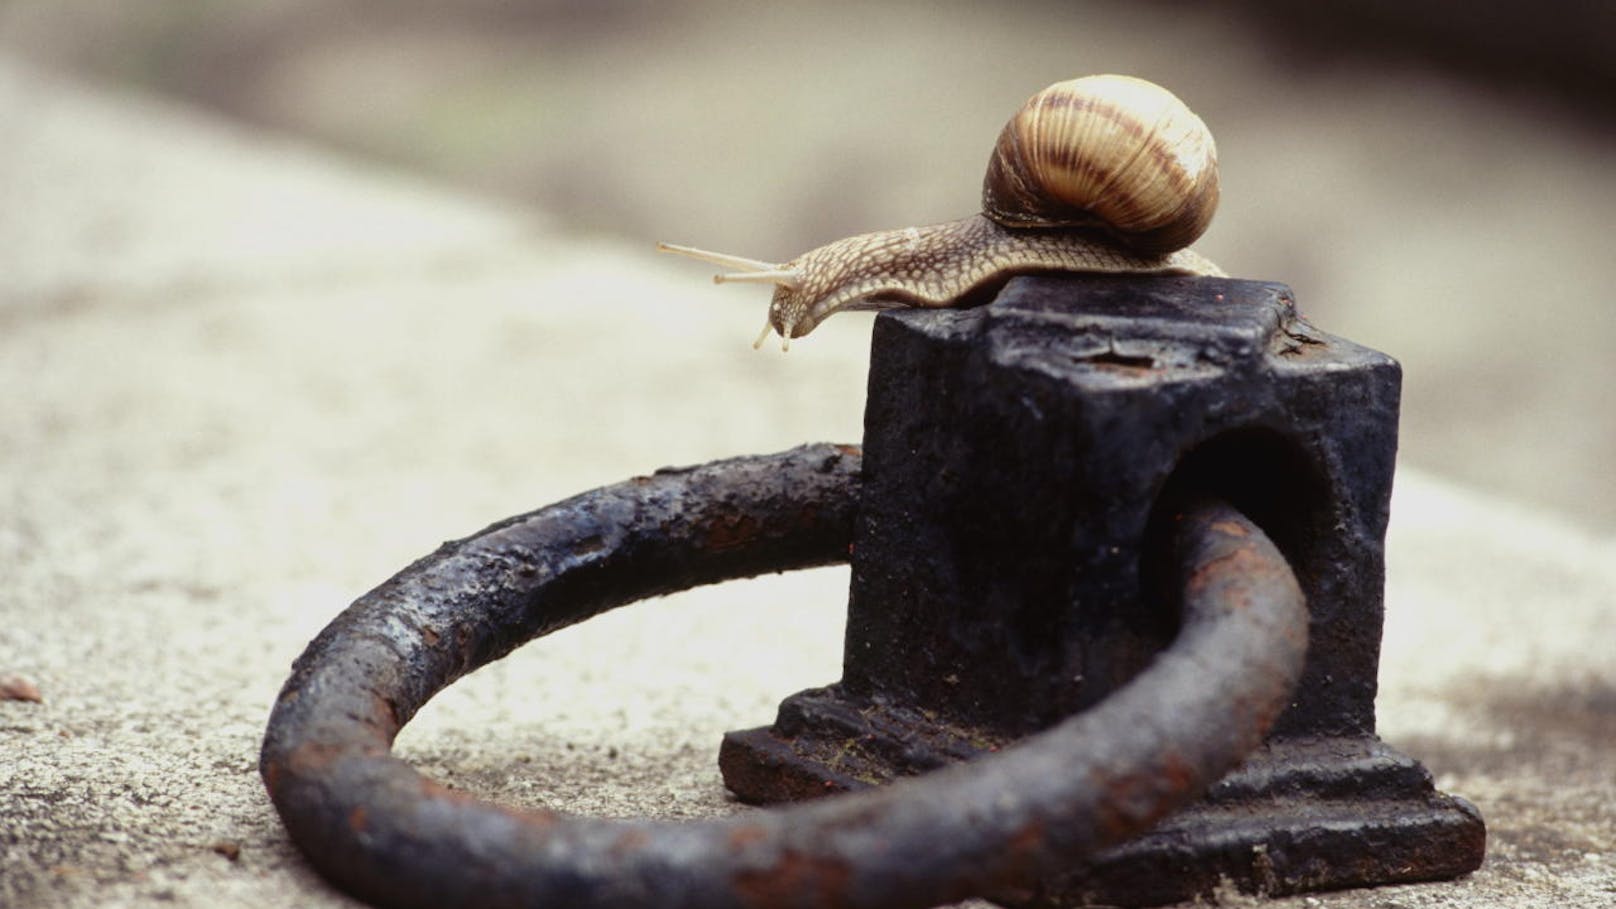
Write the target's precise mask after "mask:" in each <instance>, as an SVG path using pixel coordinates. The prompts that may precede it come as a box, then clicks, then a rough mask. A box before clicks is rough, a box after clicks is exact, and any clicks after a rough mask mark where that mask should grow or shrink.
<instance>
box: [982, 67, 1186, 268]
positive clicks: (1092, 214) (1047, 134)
mask: <svg viewBox="0 0 1616 909" xmlns="http://www.w3.org/2000/svg"><path fill="white" fill-rule="evenodd" d="M1217 207H1218V155H1217V148H1216V147H1215V145H1214V144H1213V142H1212V133H1211V131H1209V130H1208V129H1207V128H1206V124H1205V123H1203V122H1202V121H1201V118H1200V117H1197V116H1196V115H1195V113H1194V112H1193V111H1191V110H1190V109H1189V108H1188V107H1187V106H1185V104H1184V102H1182V101H1180V100H1178V97H1177V96H1175V95H1174V94H1173V93H1172V92H1170V91H1168V90H1167V89H1165V88H1162V87H1161V86H1159V85H1156V84H1155V83H1152V82H1146V81H1145V80H1143V79H1136V78H1134V77H1132V76H1085V77H1084V78H1081V79H1072V80H1069V81H1066V82H1057V83H1055V84H1054V85H1051V86H1050V87H1048V88H1046V89H1044V90H1043V91H1041V92H1039V93H1038V94H1036V95H1033V96H1032V97H1031V98H1029V99H1027V103H1026V104H1023V105H1022V106H1021V109H1020V110H1018V111H1016V114H1015V116H1014V117H1011V118H1010V122H1009V123H1006V124H1005V127H1004V130H1003V131H1002V132H1000V133H999V141H998V143H997V144H996V145H995V146H994V149H993V157H992V158H991V159H990V160H989V161H988V172H987V176H986V178H984V179H983V181H982V213H983V214H985V215H987V216H988V217H989V218H992V219H993V220H994V221H997V222H998V223H1000V224H1002V225H1004V226H1006V227H1098V228H1101V229H1103V230H1105V231H1107V232H1108V233H1110V234H1111V235H1113V236H1114V237H1116V239H1117V240H1118V241H1119V242H1121V243H1122V244H1123V245H1125V246H1127V247H1128V248H1130V249H1132V250H1134V251H1136V252H1141V253H1166V252H1171V251H1173V250H1175V249H1183V248H1184V247H1186V246H1189V245H1190V244H1191V243H1193V242H1195V240H1196V239H1197V238H1199V237H1200V236H1201V234H1202V233H1204V232H1205V231H1206V227H1207V225H1208V224H1209V223H1211V221H1212V214H1213V212H1215V211H1216V210H1217Z"/></svg>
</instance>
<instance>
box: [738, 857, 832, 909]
mask: <svg viewBox="0 0 1616 909" xmlns="http://www.w3.org/2000/svg"><path fill="white" fill-rule="evenodd" d="M852 877H853V875H852V869H851V868H850V866H849V865H848V863H847V862H846V861H844V860H842V859H834V858H826V857H824V856H816V855H804V854H802V853H801V852H796V851H787V852H786V853H785V854H783V855H782V856H781V857H780V860H779V861H778V862H776V863H775V864H774V866H773V867H771V868H765V869H762V870H756V871H741V872H738V873H737V874H736V875H735V877H734V878H733V882H734V885H735V893H736V895H737V896H739V897H740V898H741V901H742V902H743V903H745V904H746V905H748V906H756V907H758V909H764V907H770V906H785V905H791V906H824V907H827V909H828V907H831V906H840V905H843V904H844V903H845V902H846V901H847V886H848V884H849V883H850V882H851V881H852Z"/></svg>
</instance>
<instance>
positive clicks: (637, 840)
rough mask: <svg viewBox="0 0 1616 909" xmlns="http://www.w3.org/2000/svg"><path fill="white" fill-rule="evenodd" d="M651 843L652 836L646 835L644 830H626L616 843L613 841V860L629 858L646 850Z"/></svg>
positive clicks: (631, 828)
mask: <svg viewBox="0 0 1616 909" xmlns="http://www.w3.org/2000/svg"><path fill="white" fill-rule="evenodd" d="M649 842H651V835H650V834H649V833H646V832H645V831H644V830H641V829H640V828H638V827H630V828H629V829H627V830H624V831H623V833H622V834H621V835H620V836H618V838H617V839H616V840H615V841H613V843H612V849H611V855H612V858H615V859H623V858H627V857H628V856H630V855H633V854H634V853H636V852H639V851H640V850H641V849H644V848H645V846H646V844H647V843H649Z"/></svg>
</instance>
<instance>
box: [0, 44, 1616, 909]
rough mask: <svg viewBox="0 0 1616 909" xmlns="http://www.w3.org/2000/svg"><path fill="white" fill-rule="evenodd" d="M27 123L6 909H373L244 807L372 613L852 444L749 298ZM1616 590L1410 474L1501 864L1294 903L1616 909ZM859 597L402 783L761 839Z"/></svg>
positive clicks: (571, 659)
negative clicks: (697, 468) (733, 782)
mask: <svg viewBox="0 0 1616 909" xmlns="http://www.w3.org/2000/svg"><path fill="white" fill-rule="evenodd" d="M0 99H3V104H4V109H3V110H0V120H3V121H4V122H7V123H8V124H18V123H21V124H24V125H25V127H24V128H22V129H21V130H20V131H13V132H12V133H11V134H9V137H8V139H9V140H8V142H7V143H6V146H5V148H4V150H3V151H0V175H3V177H0V179H3V181H4V183H3V185H4V186H5V187H6V189H5V198H7V199H8V200H11V199H16V198H22V197H21V196H17V195H14V193H15V192H24V193H27V194H28V195H27V196H26V198H27V199H29V200H30V201H29V202H28V205H27V206H26V207H25V208H19V207H18V206H17V205H14V204H9V203H8V205H7V206H6V207H5V208H4V209H3V210H0V236H3V237H5V238H7V242H6V243H4V244H0V287H3V288H4V293H3V295H0V296H3V299H0V387H4V388H5V389H6V390H7V391H6V394H5V395H4V396H0V676H9V675H19V676H22V677H23V678H25V679H27V680H29V681H30V682H32V683H33V684H35V685H36V686H37V687H38V689H39V691H40V693H41V697H42V703H31V702H27V701H16V700H4V701H0V905H4V906H7V907H18V909H70V907H91V906H96V907H99V906H109V905H110V906H156V905H181V906H199V907H200V906H208V907H217V906H243V907H246V906H251V907H274V906H288V907H289V906H300V907H307V906H313V907H336V906H345V905H352V903H351V902H350V901H348V900H346V899H345V898H343V897H341V896H340V895H337V894H335V893H334V892H332V891H331V890H330V889H329V888H327V887H326V886H325V885H324V884H323V883H322V882H321V881H320V880H318V879H317V878H315V877H314V876H313V875H312V874H311V873H310V872H309V871H308V870H307V869H306V868H305V866H304V865H303V864H302V862H301V861H300V860H299V859H298V858H297V856H296V855H295V854H294V852H293V851H292V849H291V847H290V846H289V844H288V843H287V841H286V839H285V837H284V835H283V833H282V831H281V829H280V826H279V824H278V822H277V821H276V819H275V817H274V815H273V813H272V812H271V809H270V807H269V804H268V801H267V799H266V798H265V796H264V794H263V790H262V787H261V784H260V783H259V780H258V778H257V774H256V770H255V761H256V756H257V750H258V744H259V737H260V735H261V733H262V725H263V722H264V720H265V718H266V717H267V714H268V708H269V704H270V702H271V700H272V699H273V697H274V694H275V692H276V690H277V689H278V687H279V685H280V684H281V682H282V680H283V678H284V676H285V674H286V672H287V667H288V664H289V662H290V660H291V659H292V658H293V657H294V656H295V655H296V654H297V652H298V651H299V650H300V649H301V648H302V646H303V644H304V643H305V642H306V641H307V640H308V639H309V638H310V637H311V636H312V635H313V634H314V633H315V632H316V631H318V630H319V628H320V627H322V626H323V625H324V624H325V622H326V621H328V620H329V619H330V618H331V617H332V616H333V615H335V613H336V612H337V611H338V610H339V609H340V608H341V607H342V606H343V605H344V604H345V603H347V602H348V601H349V600H351V599H352V598H354V597H355V596H357V595H358V594H359V593H361V592H363V591H364V590H365V589H367V588H368V587H370V586H372V585H374V584H376V583H379V582H380V581H381V580H383V579H385V578H386V577H387V576H389V575H391V574H392V573H393V572H394V571H396V570H397V569H399V568H400V567H402V566H403V565H405V564H406V563H408V562H409V561H410V560H411V559H414V558H415V557H417V556H419V555H421V554H424V553H425V552H427V551H429V550H431V549H432V548H433V547H434V546H435V545H436V544H437V543H438V542H439V541H440V540H442V539H445V538H449V537H457V536H462V535H465V534H467V533H469V532H471V531H473V530H475V529H477V528H478V527H481V526H483V525H485V524H487V523H489V522H492V521H493V520H496V519H498V518H501V517H504V516H506V515H508V514H514V513H517V512H520V511H524V510H527V509H529V508H532V507H534V506H536V505H539V504H543V503H545V502H549V501H553V500H555V499H558V498H561V497H563V496H565V495H567V494H569V493H572V492H575V491H578V490H581V489H586V488H589V487H591V486H594V485H598V484H601V483H606V482H611V481H615V480H618V479H621V478H624V477H627V476H630V475H632V474H636V473H643V472H646V471H649V470H652V469H654V468H656V467H659V466H662V465H664V464H674V463H692V462H697V461H702V460H707V459H710V458H715V457H721V456H724V455H729V454H736V453H745V452H765V451H775V450H780V449H783V448H786V447H789V446H791V445H793V444H796V443H798V442H801V441H807V440H813V439H832V440H851V439H854V438H856V437H857V436H858V434H859V421H860V414H861V408H862V398H863V385H864V375H865V365H864V356H865V350H866V348H867V344H868V331H869V322H868V320H867V319H864V318H861V317H857V316H847V317H842V318H840V319H838V320H832V321H831V322H830V323H827V324H826V325H825V326H824V327H822V328H821V329H819V330H818V331H816V332H815V334H814V336H813V338H812V339H811V340H812V342H813V343H804V344H801V345H797V346H795V347H794V348H793V350H792V352H791V354H790V355H789V356H778V355H775V354H773V353H772V352H771V353H769V354H759V353H754V352H753V351H751V350H750V349H748V347H747V344H746V342H747V341H749V340H750V338H751V335H752V333H753V331H754V330H755V326H756V324H757V322H758V321H759V320H760V318H761V310H762V302H761V300H760V299H757V298H755V297H753V296H749V295H746V294H742V293H735V294H728V295H726V294H723V293H718V292H715V291H714V290H713V288H711V287H710V286H708V285H706V282H705V281H704V280H701V279H700V278H699V277H698V278H697V279H695V280H692V277H691V275H690V273H689V270H688V268H686V267H684V266H683V265H681V264H678V263H671V262H665V261H663V260H660V259H657V258H655V257H654V256H653V254H652V253H651V252H650V250H649V248H648V247H639V246H633V247H630V246H624V245H621V244H616V243H611V242H606V241H600V240H593V241H592V240H585V239H581V238H579V237H576V236H573V235H569V234H564V233H560V232H557V231H555V230H553V229H551V228H549V227H547V226H546V225H545V224H543V223H541V222H539V221H537V220H536V219H533V218H530V217H528V216H526V215H525V214H522V213H519V212H511V211H508V210H503V209H500V208H498V207H496V206H490V205H486V204H483V203H481V202H478V201H476V200H471V199H467V198H465V197H462V196H458V195H454V194H450V193H446V192H444V191H442V190H439V189H437V188H435V187H432V186H430V185H423V184H421V183H419V182H417V181H414V180H411V179H407V178H403V177H398V176H394V175H387V174H380V175H378V174H375V173H366V172H364V171H363V170H362V169H359V168H356V167H355V166H353V165H351V164H347V163H343V162H340V161H334V160H332V159H330V158H327V157H324V156H322V155H319V154H316V153H313V152H310V151H309V150H307V149H303V148H300V147H298V146H296V145H292V144H288V143H287V142H285V141H284V140H281V139H278V138H275V137H271V136H263V135H259V134H255V133H253V132H251V131H249V130H243V129H241V128H238V127H228V126H222V125H220V124H218V123H216V122H213V121H209V120H206V119H203V118H199V117H197V116H195V115H193V114H190V113H187V112H184V111H176V110H174V109H171V108H168V107H165V106H163V105H160V104H155V103H152V102H148V101H143V100H138V99H136V100H130V99H123V98H117V97H112V96H108V95H105V94H102V93H98V92H92V91H86V90H84V89H82V88H80V87H76V86H73V85H70V84H64V83H62V82H60V81H59V80H56V79H53V78H49V77H45V76H40V75H38V74H36V73H32V72H30V71H26V70H20V69H18V68H16V67H14V66H12V65H11V64H9V63H4V62H3V61H0ZM53 112H54V113H53ZM53 116H54V117H56V118H58V119H55V120H54V121H53V119H52V118H53ZM19 135H21V136H25V137H26V138H27V142H22V141H19V139H18V136H19ZM112 150H118V151H117V152H116V154H114V152H113V151H112ZM19 187H20V189H19ZM276 200H282V202H285V204H288V205H291V202H290V201H288V200H296V203H295V205H291V209H289V210H286V211H281V210H279V209H277V207H276V206H277V204H278V203H277V202H276ZM96 225H111V226H112V227H109V228H107V229H106V230H105V231H102V230H100V229H98V228H97V227H96ZM31 232H38V235H33V234H32V233H31ZM1274 277H1278V278H1283V277H1285V276H1283V275H1275V276H1274ZM1304 303H1305V298H1304ZM1321 327H1323V328H1326V329H1332V328H1335V326H1333V325H1330V324H1328V323H1326V324H1324V325H1323V326H1321ZM1365 340H1372V339H1365ZM512 414H523V415H525V416H526V417H527V418H528V420H527V422H526V424H524V425H523V426H522V427H521V428H519V429H518V430H512V429H511V428H510V418H511V415H512ZM1613 565H1616V542H1613V541H1612V540H1610V539H1609V538H1599V537H1593V536H1590V535H1588V534H1587V533H1585V532H1581V531H1578V530H1576V529H1573V528H1572V527H1571V526H1569V525H1568V524H1567V523H1566V522H1565V521H1563V520H1562V519H1560V518H1557V517H1555V516H1553V515H1546V514H1543V513H1541V512H1538V511H1535V510H1533V509H1530V508H1526V507H1523V506H1519V505H1516V504H1513V503H1510V502H1507V501H1501V500H1496V499H1492V498H1489V497H1487V496H1484V495H1481V494H1478V493H1476V492H1474V491H1472V490H1469V489H1465V488H1462V487H1459V486H1455V485H1452V484H1450V483H1448V482H1446V481H1443V480H1441V479H1438V478H1435V477H1433V476H1431V475H1429V474H1426V473H1422V472H1419V471H1414V470H1409V469H1404V470H1402V472H1401V473H1400V474H1399V476H1398V479H1397V487H1396V491H1395V493H1394V500H1393V506H1392V524H1391V533H1390V539H1389V542H1388V566H1389V577H1388V590H1387V614H1386V621H1387V629H1386V644H1385V650H1384V654H1383V657H1384V658H1383V663H1382V675H1381V681H1382V692H1381V699H1380V704H1379V710H1380V719H1381V730H1382V734H1383V735H1384V737H1385V738H1386V739H1387V740H1388V741H1389V742H1391V743H1392V744H1394V745H1396V746H1397V747H1399V748H1401V749H1403V750H1405V751H1407V752H1408V753H1410V754H1411V755H1413V756H1415V757H1417V758H1419V759H1421V760H1423V761H1425V762H1426V763H1427V765H1428V766H1429V767H1430V768H1431V769H1432V771H1433V772H1434V773H1435V774H1436V775H1437V777H1438V784H1439V786H1440V787H1441V788H1442V789H1443V790H1445V791H1449V792H1454V793H1458V794H1461V795H1463V796H1465V797H1467V798H1469V799H1471V800H1472V801H1474V802H1475V803H1476V804H1477V805H1478V806H1479V807H1480V808H1481V810H1482V812H1483V813H1484V814H1485V816H1486V818H1487V821H1488V824H1489V829H1490V831H1491V834H1492V841H1491V844H1490V854H1489V858H1488V861H1487V864H1486V865H1485V866H1484V867H1483V868H1482V870H1481V871H1480V872H1478V873H1477V874H1475V875H1474V876H1472V877H1470V878H1468V879H1465V880H1462V881H1458V882H1453V883H1447V884H1436V885H1427V886H1412V887H1399V888H1389V889H1384V890H1378V891H1367V892H1356V893H1342V894H1324V895H1317V896H1310V897H1298V898H1293V899H1290V900H1285V901H1281V902H1279V903H1277V904H1276V905H1280V906H1349V907H1359V909H1383V907H1391V906H1399V907H1409V909H1416V907H1439V906H1454V905H1465V906H1496V907H1522V909H1525V907H1536V906H1542V905H1556V906H1572V907H1589V909H1592V907H1599V906H1607V905H1610V904H1611V903H1612V901H1616V782H1613V780H1612V777H1611V775H1610V772H1609V767H1610V762H1609V754H1608V750H1609V747H1610V746H1609V743H1610V742H1611V741H1612V739H1613V738H1616V678H1613V675H1612V666H1611V663H1610V658H1609V656H1608V642H1609V641H1610V640H1611V639H1612V636H1613V633H1616V569H1613V568H1612V566H1613ZM846 589H847V577H846V573H845V571H836V570H826V571H817V572H811V573H807V574H803V575H800V576H779V577H767V578H761V579H757V580H755V581H750V582H745V583H740V584H731V585H724V586H721V587H716V588H709V589H704V590H699V591H694V592H691V593H689V594H685V595H681V596H678V597H672V598H668V599H666V600H661V601H657V602H652V603H647V604H643V605H640V606H637V607H631V608H629V609H626V610H623V611H620V612H618V613H614V614H611V615H608V616H605V617H603V618H601V619H599V620H596V621H593V622H590V623H588V624H586V625H584V626H580V627H578V628H574V629H569V630H567V631H565V632H562V633H560V634H558V635H556V636H554V637H553V638H550V639H547V640H545V641H541V642H538V643H537V644H535V645H533V646H530V647H527V648H524V649H523V650H521V651H519V652H518V653H516V654H514V655H513V656H511V657H510V658H508V659H507V660H505V661H504V662H502V663H500V664H497V665H495V666H492V667H490V668H488V669H487V670H485V671H482V672H479V673H477V674H476V675H474V676H472V677H470V678H468V679H466V680H464V681H463V682H461V683H460V684H458V685H456V686H455V687H453V688H451V689H450V690H449V691H448V692H446V693H445V694H444V695H443V696H441V697H440V698H439V699H438V700H436V701H435V702H433V703H432V704H431V705H429V706H428V707H427V708H426V710H425V711H423V713H422V715H421V716H420V717H419V718H417V720H415V722H413V723H412V724H411V726H410V727H409V728H408V729H407V730H406V731H405V732H404V734H403V736H402V737H401V739H400V745H399V751H400V753H401V754H402V755H404V756H405V757H406V758H408V759H409V760H411V761H413V762H415V763H416V764H417V765H418V766H420V767H421V768H422V769H423V770H424V771H425V772H427V773H428V774H430V775H432V776H434V777H436V778H437V779H439V780H442V781H444V782H446V783H448V784H450V785H453V786H457V787H461V788H464V789H467V790H469V791H472V792H476V793H479V794H481V795H484V796H488V797H491V798H496V799H500V800H503V801H507V802H510V803H513V804H525V805H538V804H543V805H552V806H557V807H562V808H565V809H568V810H573V811H578V812H589V813H598V814H605V815H629V814H641V813H652V814H658V815H663V816H673V817H678V816H696V815H703V814H711V813H716V812H727V811H736V810H742V809H740V808H739V807H738V806H736V805H735V804H733V803H732V802H731V801H730V800H729V799H728V798H727V797H726V796H725V794H724V793H723V791H722V788H721V786H720V784H719V778H718V773H717V770H716V767H715V766H714V764H713V760H714V754H715V752H716V748H717V744H718V741H719V737H720V736H721V735H722V733H723V732H724V731H725V730H727V729H732V728H738V727H743V726H748V725H759V724H762V723H765V722H767V721H768V720H769V719H770V718H771V717H772V716H773V711H774V707H775V705H776V704H777V703H778V701H779V700H780V699H781V698H782V697H784V696H785V695H787V694H789V693H791V692H793V691H796V690H799V689H801V688H804V687H807V686H809V685H814V684H819V683H822V682H823V681H825V680H826V679H829V678H833V677H834V676H835V675H836V673H837V671H838V668H839V665H840V644H841V628H842V622H843V617H844V611H845V598H846ZM1244 902H1245V898H1243V897H1239V896H1238V895H1232V894H1231V895H1228V897H1227V899H1226V900H1225V905H1230V904H1233V905H1241V904H1244Z"/></svg>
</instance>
